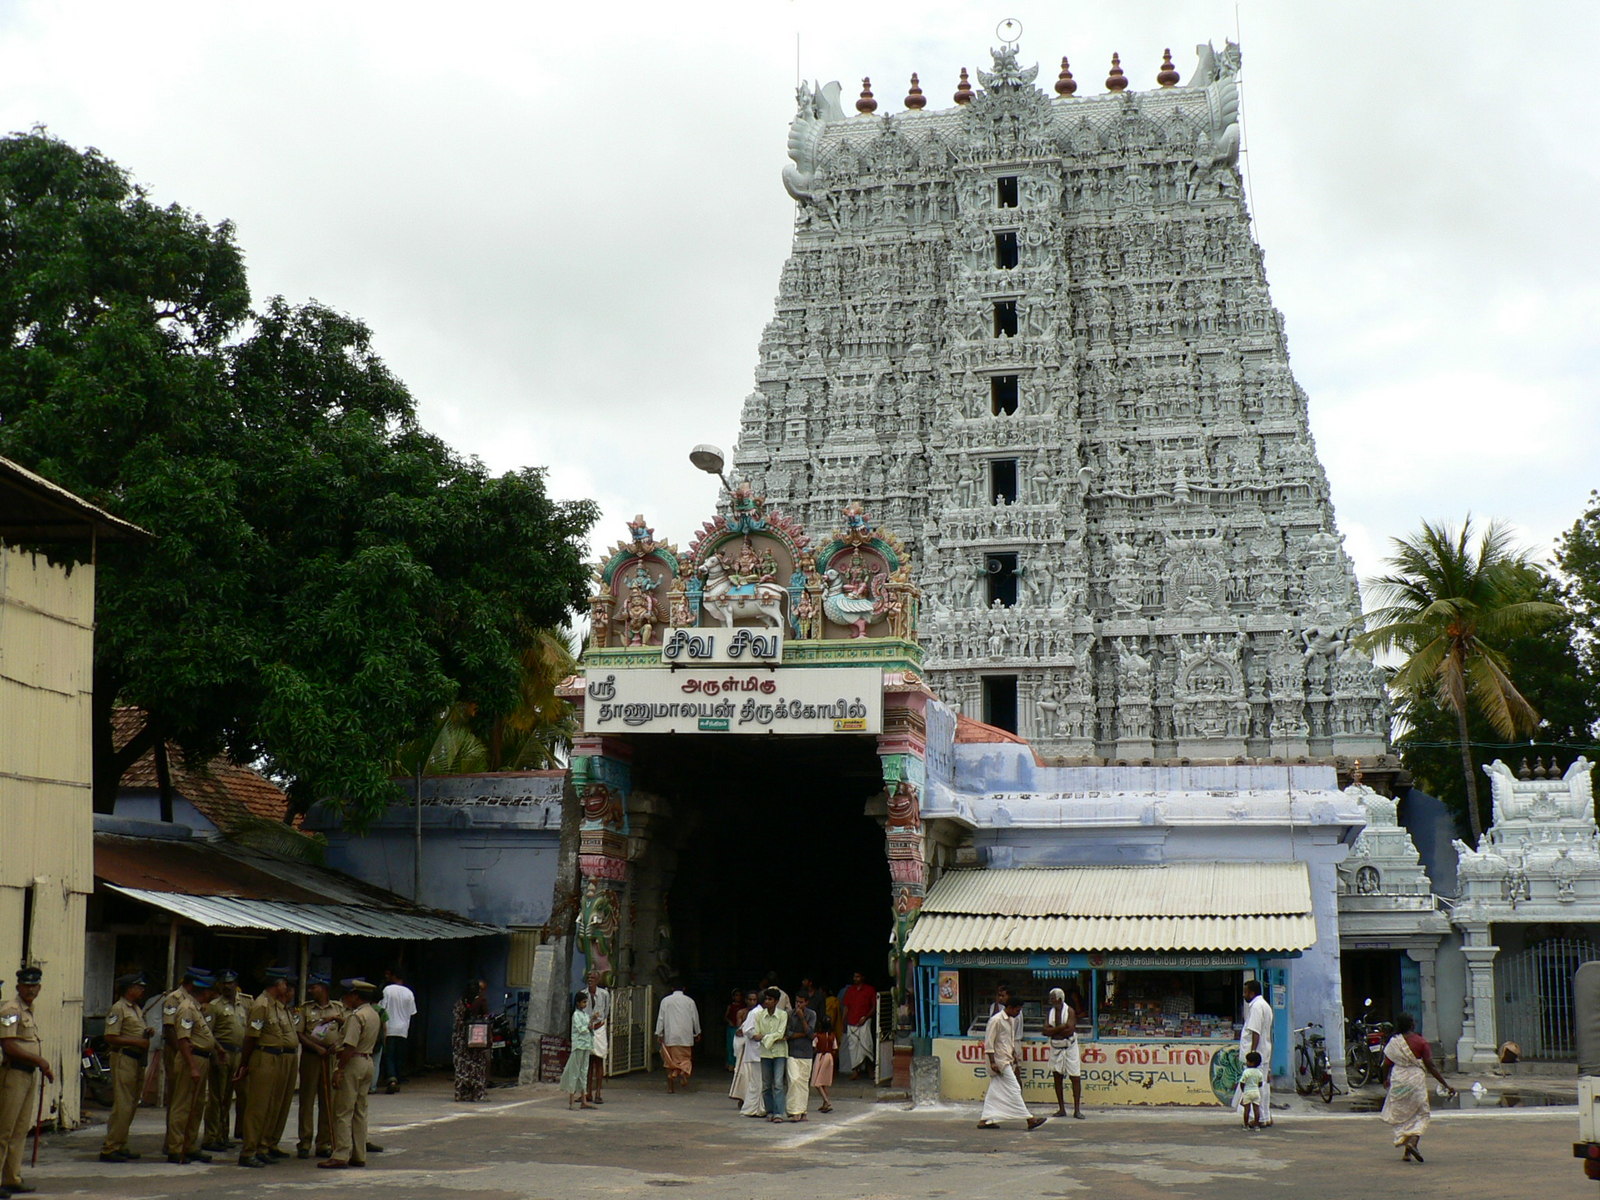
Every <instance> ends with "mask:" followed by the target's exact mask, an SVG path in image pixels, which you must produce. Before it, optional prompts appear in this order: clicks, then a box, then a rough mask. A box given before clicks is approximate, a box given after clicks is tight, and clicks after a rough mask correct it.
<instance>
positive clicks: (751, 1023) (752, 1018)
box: [739, 1004, 761, 1063]
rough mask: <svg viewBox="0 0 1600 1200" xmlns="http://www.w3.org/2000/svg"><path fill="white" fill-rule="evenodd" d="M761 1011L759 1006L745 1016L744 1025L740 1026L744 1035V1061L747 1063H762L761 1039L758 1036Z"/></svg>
mask: <svg viewBox="0 0 1600 1200" xmlns="http://www.w3.org/2000/svg"><path fill="white" fill-rule="evenodd" d="M760 1011H761V1005H759V1004H757V1005H755V1006H754V1007H753V1008H751V1009H750V1011H749V1012H748V1013H746V1014H745V1018H744V1024H743V1025H741V1026H739V1029H740V1031H741V1032H742V1033H743V1034H744V1060H745V1062H752V1063H753V1062H760V1061H761V1038H760V1037H758V1036H757V1034H756V1014H757V1013H758V1012H760Z"/></svg>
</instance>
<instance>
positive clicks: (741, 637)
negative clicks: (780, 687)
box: [661, 626, 783, 667]
mask: <svg viewBox="0 0 1600 1200" xmlns="http://www.w3.org/2000/svg"><path fill="white" fill-rule="evenodd" d="M661 661H662V662H664V663H673V664H675V665H677V666H680V667H692V666H694V665H695V664H696V663H731V664H733V665H734V666H750V665H752V664H754V663H761V664H763V665H765V664H769V663H770V664H773V665H776V664H779V663H781V662H783V633H782V631H781V630H780V629H778V628H777V627H776V626H763V627H760V628H750V627H748V626H740V627H739V628H737V629H673V630H669V631H668V632H667V634H666V636H665V637H664V638H663V639H662V641H661Z"/></svg>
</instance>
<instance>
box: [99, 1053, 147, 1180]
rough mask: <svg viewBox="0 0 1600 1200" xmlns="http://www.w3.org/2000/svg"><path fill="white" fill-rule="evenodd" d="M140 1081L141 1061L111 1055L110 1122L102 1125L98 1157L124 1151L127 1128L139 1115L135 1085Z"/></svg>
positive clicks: (137, 1086)
mask: <svg viewBox="0 0 1600 1200" xmlns="http://www.w3.org/2000/svg"><path fill="white" fill-rule="evenodd" d="M143 1080H144V1060H143V1059H141V1058H134V1057H133V1056H132V1055H130V1054H124V1053H123V1052H122V1051H121V1050H117V1049H113V1050H112V1051H111V1097H112V1098H111V1120H110V1121H108V1122H107V1123H106V1140H105V1141H104V1142H102V1143H101V1145H100V1153H101V1154H110V1153H111V1152H112V1151H114V1150H126V1149H127V1148H128V1128H129V1127H130V1126H131V1125H132V1124H133V1114H134V1113H136V1112H138V1111H139V1084H140V1083H141V1082H143Z"/></svg>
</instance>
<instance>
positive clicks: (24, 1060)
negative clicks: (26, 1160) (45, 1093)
mask: <svg viewBox="0 0 1600 1200" xmlns="http://www.w3.org/2000/svg"><path fill="white" fill-rule="evenodd" d="M43 979H44V974H43V972H42V971H40V970H39V968H38V967H23V968H22V969H21V970H20V971H18V972H17V994H16V997H15V998H14V999H11V1000H7V1001H5V1002H4V1003H3V1004H0V1196H12V1195H18V1194H21V1193H24V1192H31V1191H33V1190H34V1189H33V1188H31V1187H28V1186H26V1185H24V1184H23V1182H22V1150H23V1146H24V1145H25V1143H26V1142H27V1133H28V1126H29V1125H31V1124H32V1123H33V1120H34V1114H35V1109H34V1093H33V1089H34V1088H35V1087H36V1086H37V1085H38V1082H39V1076H40V1075H43V1076H44V1078H45V1080H46V1081H47V1082H52V1083H53V1082H54V1081H55V1077H56V1073H55V1072H54V1071H52V1070H51V1069H50V1064H49V1063H48V1062H46V1061H45V1058H44V1043H43V1042H42V1041H41V1040H40V1037H39V1026H38V1025H37V1024H36V1023H35V1022H34V1019H33V1002H34V1001H35V1000H36V999H38V996H39V988H40V985H41V984H42V982H43Z"/></svg>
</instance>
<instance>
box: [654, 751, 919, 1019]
mask: <svg viewBox="0 0 1600 1200" xmlns="http://www.w3.org/2000/svg"><path fill="white" fill-rule="evenodd" d="M634 746H635V756H634V788H635V791H636V792H637V791H639V790H641V789H642V790H644V791H647V792H650V793H653V794H655V795H657V796H660V797H662V798H663V799H664V800H666V801H667V804H666V806H665V809H666V811H665V812H664V813H663V814H662V819H661V820H660V821H659V823H653V825H652V829H651V844H650V846H649V848H648V849H647V850H646V852H645V856H644V861H643V862H642V863H641V864H640V865H641V866H642V867H643V868H644V870H642V871H641V873H640V877H639V883H640V885H641V888H640V892H639V894H638V899H639V919H640V920H641V921H643V920H645V919H646V911H645V910H646V909H647V908H648V907H650V905H649V898H648V893H649V892H650V890H651V889H652V888H653V889H654V890H655V891H656V892H657V894H658V895H659V896H660V897H661V899H662V900H663V901H664V906H663V911H662V912H661V913H660V914H659V915H658V916H657V920H658V921H661V923H662V924H663V925H664V926H665V927H666V929H667V930H668V931H669V936H670V954H669V959H670V963H671V967H672V968H673V969H675V971H676V973H677V975H678V977H679V978H680V979H681V981H682V983H683V986H684V987H685V989H686V990H688V991H689V993H690V994H691V995H692V996H694V997H695V999H696V1000H697V1001H699V1003H700V1005H701V1008H702V1011H703V1013H704V1014H705V1015H706V1017H707V1018H709V1019H708V1020H707V1021H706V1025H707V1034H708V1036H707V1037H706V1039H705V1045H706V1047H707V1049H708V1050H710V1049H711V1048H712V1047H713V1046H717V1047H718V1049H720V1038H721V1026H722V1011H723V1008H724V1007H725V1006H726V1004H727V1002H728V998H729V996H730V993H731V991H732V989H733V988H735V987H742V988H747V989H750V988H754V987H755V986H756V985H757V984H758V983H759V982H760V980H761V979H762V977H763V976H765V975H766V974H767V973H768V972H775V973H776V974H777V976H778V979H779V982H780V983H781V984H782V986H783V987H784V988H785V989H786V990H788V991H790V992H791V993H792V992H793V991H794V989H795V988H796V987H797V986H798V985H799V982H800V980H801V979H802V978H807V977H809V978H811V979H813V980H815V981H816V982H817V983H818V984H819V985H821V986H823V987H825V988H827V989H828V990H829V991H831V992H837V991H838V990H839V989H840V988H842V987H843V986H844V985H845V984H847V983H849V982H850V976H851V973H852V972H854V971H861V972H863V973H864V974H865V975H866V977H867V979H868V980H869V981H870V982H872V983H873V984H875V985H876V986H878V987H880V988H882V987H883V986H884V985H885V984H886V983H887V981H888V966H887V958H888V951H889V935H890V931H891V928H892V926H893V919H892V914H891V909H890V888H889V867H888V862H887V859H886V857H885V853H884V833H883V827H882V825H881V824H880V823H879V820H877V819H875V818H874V817H873V816H870V815H868V814H867V813H866V811H865V809H866V806H867V804H868V801H869V800H871V799H872V798H874V797H877V796H879V795H880V794H881V792H882V789H883V777H882V773H881V766H880V762H879V759H878V754H877V743H876V739H875V738H873V737H871V736H856V735H849V734H840V735H835V736H831V737H777V736H770V735H769V736H767V737H757V736H739V735H734V736H693V735H689V736H685V735H676V736H653V737H638V738H636V739H634ZM662 917H664V918H665V919H664V921H663V920H661V918H662Z"/></svg>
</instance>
